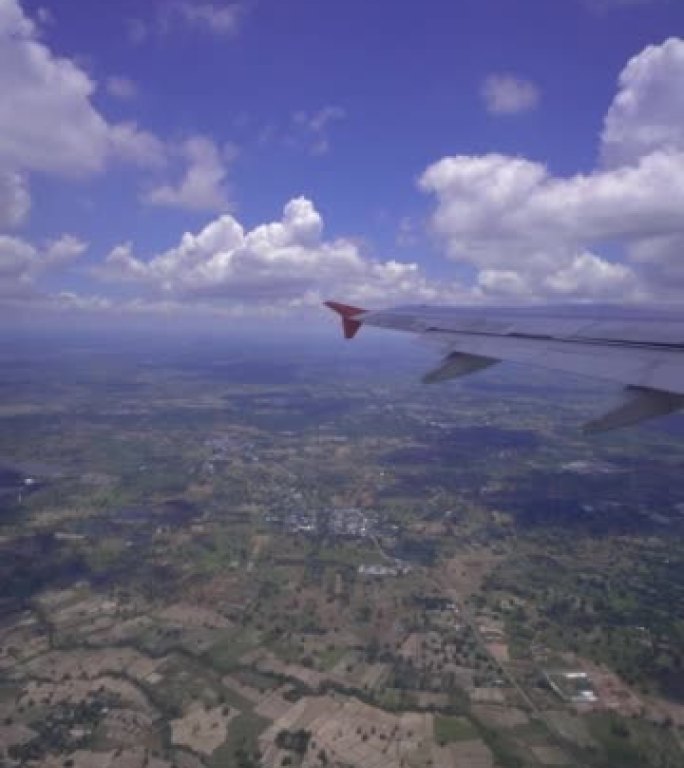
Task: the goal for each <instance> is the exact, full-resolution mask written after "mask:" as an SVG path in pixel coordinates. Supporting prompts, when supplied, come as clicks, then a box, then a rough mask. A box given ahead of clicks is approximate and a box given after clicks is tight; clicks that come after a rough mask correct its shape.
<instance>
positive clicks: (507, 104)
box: [480, 74, 539, 115]
mask: <svg viewBox="0 0 684 768" xmlns="http://www.w3.org/2000/svg"><path fill="white" fill-rule="evenodd" d="M480 94H481V96H482V99H483V100H484V103H485V106H486V108H487V111H488V112H490V113H491V114H493V115H516V114H519V113H520V112H528V111H529V110H531V109H534V108H535V107H536V106H537V104H538V103H539V89H538V88H537V86H536V85H535V84H534V83H532V82H531V81H530V80H525V79H524V78H522V77H517V76H516V75H512V74H494V75H489V76H488V77H486V78H485V80H484V82H483V84H482V89H481V91H480Z"/></svg>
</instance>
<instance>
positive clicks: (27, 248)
mask: <svg viewBox="0 0 684 768" xmlns="http://www.w3.org/2000/svg"><path fill="white" fill-rule="evenodd" d="M86 248H87V243H85V242H83V241H82V240H80V239H79V238H77V237H74V236H73V235H62V236H61V237H60V238H58V239H56V240H52V241H48V242H47V243H45V244H44V245H43V246H41V247H36V246H35V245H33V244H31V243H29V242H27V241H26V240H24V239H22V238H19V237H12V236H9V235H0V297H2V298H3V300H5V299H8V298H28V297H31V296H34V295H36V294H37V287H36V283H37V281H38V279H39V278H40V277H42V276H43V275H45V274H46V273H48V272H50V271H51V270H53V269H63V268H64V267H66V266H67V265H69V264H71V263H72V262H74V261H75V260H76V259H78V258H79V257H80V256H81V255H82V254H83V253H84V252H85V250H86Z"/></svg>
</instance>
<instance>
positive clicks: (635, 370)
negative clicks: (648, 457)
mask: <svg viewBox="0 0 684 768" xmlns="http://www.w3.org/2000/svg"><path fill="white" fill-rule="evenodd" d="M340 307H342V308H345V307H344V305H334V306H332V308H333V309H335V310H336V311H338V312H340V314H343V311H341V310H340ZM345 309H346V308H345ZM350 309H353V310H354V311H353V313H349V314H348V315H347V317H346V321H347V323H350V322H351V323H354V324H355V328H356V329H358V327H360V326H361V325H371V326H376V327H380V328H388V329H395V330H403V331H409V332H413V333H416V334H418V335H419V336H420V337H422V338H423V339H425V340H426V341H428V342H430V343H432V344H434V345H437V346H438V347H440V348H441V349H442V350H443V353H445V356H444V358H443V359H442V361H441V363H440V365H439V366H438V367H437V368H435V369H434V370H432V371H430V372H429V373H428V374H426V376H425V377H424V381H426V382H428V383H431V382H435V381H443V380H445V379H450V378H456V377H458V376H463V375H466V374H469V373H473V372H475V371H477V370H481V369H483V368H486V367H489V366H490V365H493V364H495V363H496V362H499V361H501V360H508V361H512V362H515V363H521V364H527V365H531V366H539V367H543V368H550V369H554V370H558V371H563V372H567V373H572V374H580V375H586V376H591V377H594V378H600V379H606V380H609V381H613V382H616V383H618V384H622V385H624V386H625V387H626V388H627V394H628V396H629V398H628V400H627V402H626V403H624V404H623V405H622V406H620V407H619V408H617V409H616V410H615V411H612V412H611V413H609V414H607V415H606V416H604V417H602V418H600V419H598V420H596V421H594V422H592V423H590V424H589V425H587V428H588V429H589V430H590V431H602V430H606V429H613V428H616V427H621V426H626V425H628V424H633V423H636V422H638V421H641V420H643V419H645V418H650V417H652V416H657V415H661V414H665V413H670V412H671V411H674V410H677V409H678V408H681V407H683V406H684V313H678V312H674V311H673V312H657V311H648V310H639V311H636V310H631V309H618V308H615V307H584V308H575V307H572V308H557V309H554V310H550V309H548V308H545V309H540V308H527V309H507V310H506V309H499V308H487V309H484V308H482V309H460V308H451V307H395V308H393V309H387V310H377V311H364V310H359V309H357V308H350ZM343 317H345V315H344V314H343Z"/></svg>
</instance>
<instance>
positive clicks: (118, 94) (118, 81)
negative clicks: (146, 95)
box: [105, 75, 138, 101]
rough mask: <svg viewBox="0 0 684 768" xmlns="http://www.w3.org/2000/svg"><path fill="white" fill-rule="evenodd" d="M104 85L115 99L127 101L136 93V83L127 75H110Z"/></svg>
mask: <svg viewBox="0 0 684 768" xmlns="http://www.w3.org/2000/svg"><path fill="white" fill-rule="evenodd" d="M105 85H106V88H107V93H108V94H109V95H110V96H113V97H114V98H115V99H121V100H123V101H128V100H130V99H134V98H135V97H136V96H137V95H138V87H137V85H136V84H135V83H134V82H133V81H132V80H131V79H129V78H128V77H121V76H117V75H112V77H108V78H107V81H106V83H105Z"/></svg>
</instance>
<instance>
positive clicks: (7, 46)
mask: <svg viewBox="0 0 684 768" xmlns="http://www.w3.org/2000/svg"><path fill="white" fill-rule="evenodd" d="M121 85H122V84H121V83H119V88H121ZM95 90H96V83H95V82H94V81H93V80H92V79H91V77H90V76H89V75H88V73H87V72H86V71H85V70H83V69H82V68H81V67H80V66H79V65H77V64H76V63H75V62H74V61H72V60H70V59H67V58H62V57H58V56H55V55H54V54H53V53H52V52H51V51H50V49H49V48H48V47H47V45H45V44H44V43H43V42H42V41H41V39H40V35H39V32H38V29H37V27H36V25H35V24H34V23H33V22H32V21H31V19H29V18H28V17H27V16H26V15H25V14H24V13H23V11H22V9H21V7H20V5H19V4H18V2H17V1H16V0H3V2H0V93H1V94H2V98H0V226H2V227H11V226H16V225H17V224H19V223H21V222H22V221H23V220H24V218H25V216H26V214H27V212H28V209H29V205H30V197H29V192H28V182H27V179H28V177H29V176H30V174H31V173H46V174H53V175H59V176H65V177H82V176H88V175H92V174H95V173H99V172H101V171H103V170H104V168H105V167H106V166H107V164H108V163H109V162H111V161H112V160H116V159H118V160H124V161H127V162H131V163H134V164H136V165H138V166H141V167H153V168H156V167H159V166H161V165H163V163H164V162H165V152H166V150H165V146H164V143H163V142H162V141H161V140H160V139H158V138H157V137H156V136H154V135H153V134H151V133H149V132H147V131H143V130H141V129H140V128H138V126H137V125H135V124H134V123H118V124H113V123H110V122H108V121H107V120H106V119H105V118H104V117H103V116H102V115H101V114H100V112H98V111H97V110H96V109H95V107H94V106H93V104H92V101H91V97H92V95H93V93H94V92H95Z"/></svg>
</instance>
